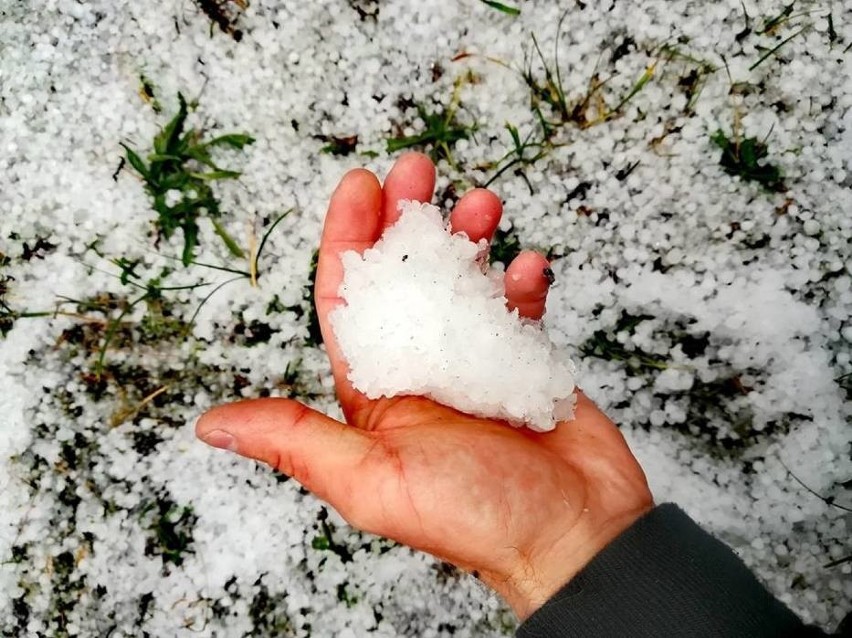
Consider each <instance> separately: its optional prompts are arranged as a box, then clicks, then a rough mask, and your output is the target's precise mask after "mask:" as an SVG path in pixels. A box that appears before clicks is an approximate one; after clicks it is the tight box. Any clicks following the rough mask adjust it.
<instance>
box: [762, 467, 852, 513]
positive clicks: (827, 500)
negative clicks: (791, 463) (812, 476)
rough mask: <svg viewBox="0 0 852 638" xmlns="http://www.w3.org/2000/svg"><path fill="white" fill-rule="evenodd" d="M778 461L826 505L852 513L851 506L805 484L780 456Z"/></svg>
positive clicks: (794, 478) (797, 481)
mask: <svg viewBox="0 0 852 638" xmlns="http://www.w3.org/2000/svg"><path fill="white" fill-rule="evenodd" d="M778 462H779V463H781V466H782V467H783V468H784V469H785V470H787V473H788V474H789V475H790V476H792V477H793V480H795V481H796V483H798V484H799V485H801V486H802V487H803V488H804V489H806V490H807V491H808V492H810V493H811V494H813V495H814V496H816V497H817V498H818V499H819V500H821V501H822V502H823V503H825V504H826V505H829V506H831V507H836V508H837V509H840V510H843V511H844V512H850V513H852V509H850V508H848V507H844V506H843V505H839V504H838V503H835V502H834V498H833V497H825V496H823V495H822V494H820V493H819V492H817V491H815V490H813V489H811V488H810V487H808V486H807V485H805V483H804V482H803V481H802V480H801V479H800V478H799V477H798V476H796V475H795V474H793V471H792V470H791V469H790V468H789V467H787V465H786V464H785V463H784V461H783V460H781V458H779V459H778Z"/></svg>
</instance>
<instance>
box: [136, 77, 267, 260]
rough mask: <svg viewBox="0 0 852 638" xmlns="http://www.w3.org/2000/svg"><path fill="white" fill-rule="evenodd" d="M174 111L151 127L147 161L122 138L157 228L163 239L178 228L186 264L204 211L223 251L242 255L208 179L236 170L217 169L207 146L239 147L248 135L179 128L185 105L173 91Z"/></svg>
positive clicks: (230, 176) (230, 175)
mask: <svg viewBox="0 0 852 638" xmlns="http://www.w3.org/2000/svg"><path fill="white" fill-rule="evenodd" d="M178 102H179V104H180V107H179V109H178V112H177V114H176V115H175V116H174V117H173V118H172V119H171V120H170V121H169V122H168V123H167V124H166V126H165V127H163V129H162V130H161V131H160V132H159V133H157V135H156V136H155V137H154V141H153V150H152V152H151V153H149V154H148V157H147V162H146V161H145V160H143V159H142V157H141V156H140V155H139V153H138V152H137V151H135V150H133V149H132V148H130V146H128V145H127V144H122V146H123V147H124V150H125V153H126V159H127V162H128V163H129V164H130V166H132V167H133V169H134V170H135V171H136V172H137V173H138V174H139V175H140V176H141V177H142V179H143V180H144V182H145V190H146V191H147V193H148V195H149V196H150V197H151V201H152V204H153V207H154V210H155V211H156V212H157V220H156V225H157V232H158V235H159V236H162V237H165V238H166V239H168V238H169V237H171V236H172V235H173V234H174V232H175V231H176V230H178V229H180V230H181V231H182V232H183V240H184V246H183V252H182V254H181V261H183V264H184V266H188V265H189V264H190V262H191V261H192V259H193V256H194V254H195V248H196V247H197V246H198V233H199V227H198V218H199V217H200V216H202V215H206V216H207V217H208V218H209V219H210V220H211V222H212V223H213V227H214V229H215V231H216V234H217V235H219V237H220V238H221V239H222V241H223V243H224V244H225V247H226V248H227V249H228V252H229V253H231V254H232V255H233V256H235V257H243V252H242V250H241V249H240V248H239V246H237V244H236V242H234V240H233V239H232V238H231V237H230V236H229V235H228V234H227V232H226V231H225V229H224V228H223V227H222V225H221V224H220V223H219V221H218V218H219V217H221V215H222V211H221V209H220V206H219V200H218V199H217V198H216V196H215V194H214V193H213V188H212V187H211V184H212V183H213V182H216V181H220V180H227V179H236V178H237V177H239V176H240V173H239V172H238V171H232V170H228V169H223V168H221V167H219V166H218V165H217V164H215V163H214V162H213V159H212V157H211V151H212V150H213V149H214V148H217V147H227V148H232V149H237V150H241V149H243V148H245V147H246V146H248V145H249V144H252V143H253V142H254V138H253V137H251V136H250V135H246V134H245V133H231V134H227V135H220V136H218V137H214V138H213V139H210V140H204V139H202V133H201V131H199V130H196V129H190V130H188V131H185V130H184V129H185V126H186V118H187V115H188V107H187V103H186V100H185V99H184V97H183V95H181V94H180V93H178Z"/></svg>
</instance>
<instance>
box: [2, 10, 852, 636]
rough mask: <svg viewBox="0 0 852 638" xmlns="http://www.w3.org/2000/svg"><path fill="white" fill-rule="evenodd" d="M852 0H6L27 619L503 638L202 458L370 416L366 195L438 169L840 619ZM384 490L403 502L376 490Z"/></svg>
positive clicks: (696, 492) (11, 304) (804, 601)
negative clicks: (475, 196)
mask: <svg viewBox="0 0 852 638" xmlns="http://www.w3.org/2000/svg"><path fill="white" fill-rule="evenodd" d="M850 47H852V3H850V1H849V0H833V1H831V2H828V1H824V0H821V1H807V0H790V1H789V3H788V2H785V1H782V0H745V1H744V2H740V0H723V1H721V2H713V3H710V2H703V1H699V0H634V1H632V2H627V1H626V0H602V1H601V2H589V1H581V0H563V1H561V2H544V1H542V2H534V1H531V0H530V1H524V0H517V1H516V2H510V0H507V2H506V3H497V2H485V1H483V0H458V1H455V0H454V1H447V2H440V3H437V2H435V3H423V2H415V1H414V0H323V1H319V0H318V1H316V2H314V1H311V2H279V1H272V0H251V2H249V3H245V2H238V1H236V0H231V1H218V2H216V1H201V0H197V1H192V0H166V1H164V2H159V3H154V4H152V3H147V2H130V1H127V0H92V1H90V2H85V3H83V2H78V1H77V0H39V1H37V2H33V1H25V2H6V3H3V4H2V5H0V334H2V338H0V511H2V515H1V516H0V633H2V635H3V636H111V637H113V638H117V637H119V636H198V635H208V636H214V635H216V636H341V637H346V636H349V637H352V636H365V635H375V636H387V637H390V636H420V637H427V636H450V635H454V636H502V635H509V634H511V632H512V631H513V629H514V626H515V623H516V621H515V619H514V618H513V616H512V615H511V613H510V612H509V611H508V610H507V609H506V607H505V606H504V605H503V604H502V603H501V602H500V601H499V600H498V599H497V598H496V597H495V596H494V595H493V594H491V593H490V592H488V591H487V590H486V589H485V588H484V587H483V586H482V585H481V584H480V583H479V582H478V581H476V580H475V579H474V578H472V577H470V576H468V575H465V574H463V573H461V572H459V571H457V570H456V569H454V568H453V567H452V566H450V565H447V564H444V563H441V562H440V561H437V560H434V559H432V558H429V557H427V556H424V555H421V554H417V553H414V552H412V551H410V550H408V549H406V548H405V547H401V546H398V545H395V544H394V543H391V542H389V541H385V540H382V539H379V538H375V537H371V536H369V535H366V534H362V533H359V532H358V531H355V530H353V529H351V528H349V527H348V526H347V525H346V524H345V523H344V522H343V521H342V520H341V519H340V518H339V516H338V515H337V514H336V513H335V512H334V511H332V510H330V509H329V508H328V507H326V506H324V505H323V504H322V503H321V502H319V501H317V500H316V499H314V498H313V497H312V496H311V495H309V494H308V493H307V492H305V491H304V490H303V489H301V488H300V486H299V485H298V484H296V483H295V482H294V481H292V480H288V479H287V478H286V477H284V476H281V475H277V474H275V473H273V472H272V471H271V470H269V469H268V468H266V467H263V466H260V465H257V464H254V463H251V462H248V461H245V460H244V459H239V458H236V457H233V456H229V455H227V454H223V453H221V452H218V451H216V450H212V449H210V448H208V447H207V446H205V445H203V444H201V443H198V442H196V440H195V439H194V436H193V428H192V425H193V422H194V420H195V419H196V417H197V416H198V414H199V413H200V412H201V411H203V410H204V409H205V408H207V407H209V406H212V405H214V404H217V403H220V402H224V401H228V400H233V399H236V398H239V397H257V396H288V397H297V398H299V399H301V400H303V401H306V402H308V403H309V404H311V405H313V406H315V407H318V408H319V409H322V410H325V411H326V412H328V413H331V414H337V408H336V406H335V402H334V396H333V388H332V385H331V380H330V374H329V369H328V364H327V361H326V358H325V355H324V352H323V349H322V344H321V337H320V335H319V331H318V329H317V323H316V316H315V314H314V312H313V309H312V304H311V301H310V294H311V293H310V291H311V284H312V280H313V273H314V269H315V250H316V247H317V243H318V237H319V232H320V228H321V223H322V218H323V215H324V212H325V206H326V203H327V200H328V197H329V195H330V193H331V191H332V189H333V187H334V185H335V183H336V181H337V180H338V179H339V178H340V176H341V175H342V174H343V173H344V171H345V170H347V169H349V168H352V167H356V166H366V167H368V168H371V169H373V170H375V171H377V172H378V173H379V174H383V173H384V172H386V171H387V169H388V168H389V166H390V164H391V163H392V161H393V159H394V158H395V157H396V156H398V155H399V153H400V152H402V151H403V150H404V149H408V148H411V149H417V150H422V151H425V152H428V153H430V154H431V155H432V157H433V158H434V159H435V160H436V161H437V162H438V167H439V182H438V188H437V195H436V199H435V203H437V204H438V205H440V206H441V207H443V208H445V209H450V208H452V206H453V205H454V203H455V202H456V201H457V199H458V197H459V196H460V195H461V194H463V193H464V192H465V191H466V190H467V189H469V188H472V187H475V186H486V185H487V186H488V187H489V188H491V189H493V190H494V191H495V192H496V193H497V194H498V195H499V196H500V197H501V198H502V199H503V201H504V202H505V209H506V214H505V219H504V222H503V224H502V226H501V228H500V230H499V232H498V234H497V236H496V238H495V241H494V245H493V247H492V258H493V259H494V260H495V261H497V262H503V263H506V262H507V260H508V259H510V258H511V256H512V255H513V254H515V253H516V252H517V251H518V250H519V248H520V247H529V248H535V249H538V250H541V251H543V252H544V253H546V254H547V255H548V256H549V257H550V258H551V259H552V262H553V270H554V274H555V277H556V281H557V285H556V286H555V287H554V288H553V289H552V291H551V295H550V299H549V304H548V312H547V315H546V320H545V324H546V329H547V330H549V332H550V335H551V338H552V339H553V340H554V341H556V342H557V343H558V344H559V345H560V346H563V347H564V348H566V349H567V350H568V352H569V353H570V355H571V356H572V358H574V360H575V361H576V362H577V366H578V370H577V378H578V382H579V384H580V385H581V386H582V387H583V388H584V389H585V391H586V392H587V393H588V394H589V395H590V396H591V397H592V398H593V399H595V400H596V401H597V402H599V404H600V405H601V407H603V408H604V409H605V410H606V411H607V412H608V413H609V414H610V415H611V416H612V418H613V419H614V420H615V421H616V422H617V423H618V424H619V425H620V426H621V428H622V430H623V432H624V434H625V436H626V437H627V438H628V440H629V442H630V444H631V446H632V447H633V449H634V451H635V453H636V454H637V456H638V458H639V460H640V461H641V463H642V464H643V466H644V468H645V470H646V471H647V473H648V477H649V481H650V484H651V487H652V489H653V492H654V494H655V497H656V499H657V501H658V502H665V501H673V502H675V503H678V504H679V505H680V506H682V507H683V508H684V509H685V510H686V511H687V512H688V513H689V514H690V515H691V516H692V517H694V518H695V519H696V520H697V521H698V522H699V523H700V524H702V525H703V526H704V527H705V528H706V529H708V530H710V531H711V532H713V533H714V534H716V535H717V536H719V537H720V538H721V539H723V540H724V541H725V542H726V543H728V544H729V545H730V546H731V547H733V548H734V550H735V551H736V552H737V554H738V555H739V556H741V557H742V559H743V560H744V561H745V562H746V563H747V564H748V565H749V566H750V567H751V568H752V569H753V570H754V571H755V572H756V573H757V575H758V576H759V578H760V579H761V580H762V581H763V582H764V583H765V584H766V585H767V587H768V588H769V589H770V590H771V591H772V592H773V593H774V594H775V595H776V596H778V597H780V599H781V600H782V601H784V602H785V603H786V604H787V605H789V606H790V607H791V608H792V609H793V610H794V611H795V612H796V613H798V614H800V615H801V616H802V617H803V618H804V619H805V620H806V621H808V622H812V623H816V624H818V625H820V626H823V627H825V628H829V629H832V628H834V627H836V626H837V624H838V623H839V622H840V621H841V620H842V619H843V618H844V617H845V616H846V615H847V614H848V613H849V611H850V600H852V578H850V572H852V545H850V543H849V538H850V530H849V526H850V521H851V520H852V519H850V514H849V513H850V508H852V492H850V486H852V483H850V479H852V465H850V454H849V446H850V431H852V428H850V426H849V419H850V403H849V398H850V391H851V390H850V389H851V388H852V377H850V373H852V363H850V340H852V322H850V311H852V275H850V263H852V259H850V240H852V217H850V211H852V64H850V59H852V49H850ZM364 498H370V495H369V494H365V495H364Z"/></svg>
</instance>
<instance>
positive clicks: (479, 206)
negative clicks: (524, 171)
mask: <svg viewBox="0 0 852 638" xmlns="http://www.w3.org/2000/svg"><path fill="white" fill-rule="evenodd" d="M502 214H503V202H501V201H500V198H499V197H497V195H495V194H494V193H492V192H491V191H489V190H486V189H484V188H476V189H474V190H472V191H470V192H469V193H466V194H465V195H464V197H462V198H461V199H460V200H459V203H458V204H456V207H455V208H454V209H453V212H452V213H451V214H450V229H451V230H452V232H454V233H464V234H465V235H467V236H468V238H469V239H470V241H472V242H474V243H477V242H479V241H480V240H481V239H484V240H486V241H489V242H490V241H491V238H492V237H493V236H494V231H495V230H497V226H498V225H499V224H500V216H501V215H502Z"/></svg>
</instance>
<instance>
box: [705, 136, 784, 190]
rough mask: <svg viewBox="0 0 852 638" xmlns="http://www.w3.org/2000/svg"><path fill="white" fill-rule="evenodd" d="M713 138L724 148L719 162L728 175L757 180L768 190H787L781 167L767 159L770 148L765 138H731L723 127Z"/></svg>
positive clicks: (751, 180) (715, 142) (717, 144)
mask: <svg viewBox="0 0 852 638" xmlns="http://www.w3.org/2000/svg"><path fill="white" fill-rule="evenodd" d="M711 140H712V141H713V143H714V144H715V145H716V146H718V147H719V148H721V149H722V157H721V159H720V160H719V163H720V164H721V166H722V168H723V169H725V172H726V173H728V175H735V176H738V177H740V178H742V179H744V180H745V181H749V182H757V183H758V184H760V185H761V186H763V188H765V189H766V190H768V191H774V192H779V193H780V192H784V191H786V190H787V187H786V186H785V185H784V176H783V174H782V172H781V169H780V168H778V167H777V166H775V165H774V164H770V163H769V162H767V161H766V158H767V157H768V156H769V150H768V147H767V146H766V141H765V140H764V141H760V140H758V139H757V138H754V137H746V138H742V139H741V138H739V137H734V139H731V138H729V137H728V136H727V135H726V134H725V132H724V131H722V130H721V129H720V130H718V131H716V133H714V134H713V135H712V136H711Z"/></svg>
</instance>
